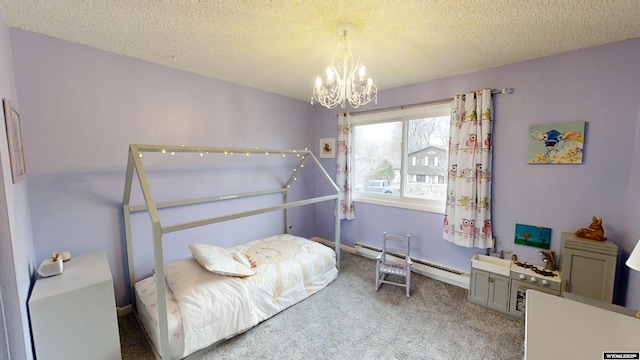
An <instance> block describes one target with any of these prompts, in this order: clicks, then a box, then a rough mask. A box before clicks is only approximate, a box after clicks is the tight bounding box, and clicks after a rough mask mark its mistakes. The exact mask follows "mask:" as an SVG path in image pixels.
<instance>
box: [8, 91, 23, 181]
mask: <svg viewBox="0 0 640 360" xmlns="http://www.w3.org/2000/svg"><path fill="white" fill-rule="evenodd" d="M2 103H3V107H4V121H5V126H6V128H7V142H8V143H9V161H10V162H11V177H12V179H13V183H14V184H15V183H17V182H18V181H20V180H22V179H23V178H24V177H25V176H26V175H27V167H26V165H25V162H24V149H23V147H22V125H21V124H20V115H19V114H18V112H17V111H16V109H14V108H13V106H12V105H11V102H10V101H9V100H8V99H2Z"/></svg>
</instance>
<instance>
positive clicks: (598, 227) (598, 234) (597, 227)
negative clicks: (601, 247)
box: [575, 216, 607, 241]
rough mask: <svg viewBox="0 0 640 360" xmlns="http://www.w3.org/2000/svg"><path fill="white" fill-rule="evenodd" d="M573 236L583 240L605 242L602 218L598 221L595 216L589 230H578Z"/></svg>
mask: <svg viewBox="0 0 640 360" xmlns="http://www.w3.org/2000/svg"><path fill="white" fill-rule="evenodd" d="M575 234H576V236H578V237H581V238H585V239H591V240H598V241H604V240H607V238H606V237H605V236H604V228H603V227H602V218H601V219H598V218H596V217H595V216H593V217H592V219H591V225H589V228H582V229H578V230H577V231H576V232H575Z"/></svg>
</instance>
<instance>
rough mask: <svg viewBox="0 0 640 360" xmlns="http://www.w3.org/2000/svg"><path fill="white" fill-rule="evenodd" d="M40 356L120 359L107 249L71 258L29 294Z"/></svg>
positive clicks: (38, 281)
mask: <svg viewBox="0 0 640 360" xmlns="http://www.w3.org/2000/svg"><path fill="white" fill-rule="evenodd" d="M29 313H30V318H31V328H32V332H33V342H34V348H35V350H36V357H37V358H38V359H46V360H50V359H95V360H113V359H116V360H120V359H121V355H120V334H119V331H118V318H117V315H116V305H115V296H114V291H113V279H112V277H111V270H110V269H109V263H108V261H107V256H106V255H105V253H104V252H99V253H92V254H88V255H83V256H76V257H72V258H71V260H70V261H68V262H65V263H64V271H63V273H62V274H60V275H56V276H52V277H47V278H41V279H38V280H37V281H36V283H35V285H34V286H33V291H32V293H31V297H30V298H29Z"/></svg>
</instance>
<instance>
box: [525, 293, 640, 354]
mask: <svg viewBox="0 0 640 360" xmlns="http://www.w3.org/2000/svg"><path fill="white" fill-rule="evenodd" d="M605 351H612V352H624V351H631V352H639V351H640V319H637V318H635V317H632V316H628V315H623V314H620V313H617V312H613V311H609V310H606V309H602V308H599V307H595V306H592V305H588V304H583V303H580V302H577V301H573V300H569V299H565V298H561V297H557V296H552V295H548V294H545V293H541V292H539V291H535V290H527V306H526V328H525V359H526V360H538V359H545V360H546V359H603V352H605Z"/></svg>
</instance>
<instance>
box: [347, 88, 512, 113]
mask: <svg viewBox="0 0 640 360" xmlns="http://www.w3.org/2000/svg"><path fill="white" fill-rule="evenodd" d="M491 94H492V95H493V94H513V88H503V89H491ZM452 100H453V97H449V98H444V99H438V100H429V101H423V102H419V103H414V104H408V105H398V106H389V107H384V108H379V109H371V110H362V111H354V112H351V115H354V114H358V115H360V114H366V113H373V112H378V111H389V110H402V109H406V108H409V107H415V106H422V105H433V104H439V103H443V102H448V101H452Z"/></svg>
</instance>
